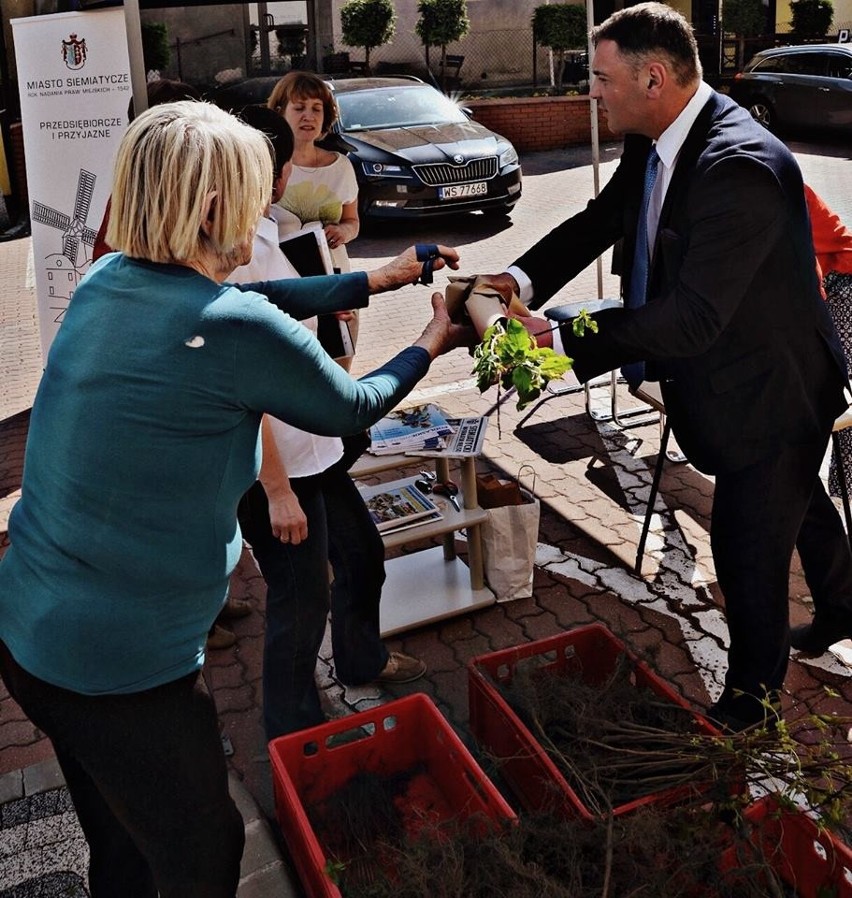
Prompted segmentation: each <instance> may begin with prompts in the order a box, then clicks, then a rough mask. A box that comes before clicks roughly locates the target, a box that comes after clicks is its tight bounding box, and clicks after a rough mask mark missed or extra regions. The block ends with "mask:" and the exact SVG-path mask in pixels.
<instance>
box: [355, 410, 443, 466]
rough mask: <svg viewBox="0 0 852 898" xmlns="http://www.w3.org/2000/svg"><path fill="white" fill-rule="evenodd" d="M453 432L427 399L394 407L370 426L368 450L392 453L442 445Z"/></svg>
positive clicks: (440, 412) (430, 448) (376, 452)
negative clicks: (423, 401) (422, 401)
mask: <svg viewBox="0 0 852 898" xmlns="http://www.w3.org/2000/svg"><path fill="white" fill-rule="evenodd" d="M452 433H453V427H452V426H451V425H450V424H449V423H448V421H447V418H446V417H445V415H444V413H443V411H441V409H440V408H438V406H437V405H433V404H431V403H426V404H425V405H416V406H413V407H412V408H404V409H396V410H394V411H392V412H391V413H390V414H388V415H387V416H385V417H384V418H382V420H381V421H379V422H378V423H377V424H374V425H373V426H372V427H371V428H370V452H371V453H373V454H374V455H393V454H395V453H399V452H414V451H416V450H419V449H427V450H435V449H442V448H443V447H444V446H445V444H446V438H447V437H448V436H450V434H452Z"/></svg>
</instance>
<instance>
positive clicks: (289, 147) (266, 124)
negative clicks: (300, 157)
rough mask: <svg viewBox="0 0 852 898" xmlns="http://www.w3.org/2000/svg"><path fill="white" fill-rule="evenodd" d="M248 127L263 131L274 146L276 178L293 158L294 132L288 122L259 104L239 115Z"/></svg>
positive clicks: (249, 107) (273, 161)
mask: <svg viewBox="0 0 852 898" xmlns="http://www.w3.org/2000/svg"><path fill="white" fill-rule="evenodd" d="M236 115H237V118H239V119H242V121H244V122H245V123H246V124H247V125H251V127H252V128H256V129H257V130H258V131H262V132H263V133H264V134H265V135H266V136H267V137H268V138H269V142H270V144H271V145H272V163H273V165H274V166H275V177H278V174H279V173H280V171H281V168H282V166H284V165H286V164H287V163H288V162H289V161H290V159H291V158H292V156H293V132H292V131H291V130H290V126H289V125H288V124H287V122H285V121H284V119H283V118H281V116H280V115H278V113H277V112H275V111H274V110H273V109H270V108H269V107H268V106H261V105H259V104H257V105H252V106H244V107H243V108H242V109H241V110H240V111H239V112H238V113H237V114H236Z"/></svg>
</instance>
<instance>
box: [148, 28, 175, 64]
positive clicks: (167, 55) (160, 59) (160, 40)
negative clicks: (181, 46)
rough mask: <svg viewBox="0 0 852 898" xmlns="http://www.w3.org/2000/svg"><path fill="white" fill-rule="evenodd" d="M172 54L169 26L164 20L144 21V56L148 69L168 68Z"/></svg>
mask: <svg viewBox="0 0 852 898" xmlns="http://www.w3.org/2000/svg"><path fill="white" fill-rule="evenodd" d="M171 55H172V54H171V50H170V49H169V29H168V26H167V25H165V24H163V23H162V22H143V23H142V56H143V58H144V60H145V69H146V71H149V72H150V71H151V70H155V71H157V72H161V71H163V70H164V69H167V68H168V66H169V61H170V60H171Z"/></svg>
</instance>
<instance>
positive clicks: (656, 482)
mask: <svg viewBox="0 0 852 898" xmlns="http://www.w3.org/2000/svg"><path fill="white" fill-rule="evenodd" d="M671 430H672V428H671V424H669V422H668V419H666V423H665V425H664V427H663V436H662V438H661V439H660V452H659V455H657V464H656V465H655V466H654V478H653V480H652V481H651V492H650V493H649V494H648V506H647V508H646V509H645V520H644V521H643V522H642V534H641V535H640V537H639V547H638V549H637V550H636V564H635V567H634V570H635V571H636V573H637V574H641V573H642V559H643V557H644V555H645V543H646V542H647V540H648V530H649V529H650V527H651V516H652V515H653V513H654V505H655V503H656V501H657V493H658V492H659V490H660V479H661V477H662V475H663V463H664V462H665V460H666V449H667V447H668V444H669V435H670V434H671Z"/></svg>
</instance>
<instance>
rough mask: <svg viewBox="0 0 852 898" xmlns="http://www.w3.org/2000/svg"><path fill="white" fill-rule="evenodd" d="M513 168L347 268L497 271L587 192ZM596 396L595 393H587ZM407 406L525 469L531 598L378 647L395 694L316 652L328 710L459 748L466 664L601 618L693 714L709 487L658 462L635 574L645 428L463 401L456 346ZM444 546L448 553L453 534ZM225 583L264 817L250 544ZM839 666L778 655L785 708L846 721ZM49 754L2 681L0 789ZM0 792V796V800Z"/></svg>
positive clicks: (840, 189) (235, 706)
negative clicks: (446, 421) (420, 707)
mask: <svg viewBox="0 0 852 898" xmlns="http://www.w3.org/2000/svg"><path fill="white" fill-rule="evenodd" d="M793 148H794V150H795V151H796V153H797V155H798V158H799V160H800V163H801V165H802V168H803V170H804V172H805V177H806V179H807V180H808V181H809V182H810V183H811V184H812V185H813V186H814V188H815V189H816V190H817V191H818V192H820V193H821V194H822V195H823V196H824V197H825V198H826V199H827V200H828V202H829V203H830V204H831V205H832V206H833V207H834V208H835V209H836V210H837V211H838V212H840V213H841V214H842V215H843V216H844V217H845V220H846V221H847V222H848V221H852V166H850V165H849V158H848V150H847V149H845V148H841V146H840V145H839V144H835V143H830V142H828V143H827V142H821V143H819V144H804V143H795V144H793ZM617 155H618V148H617V147H616V146H606V147H604V148H603V150H602V166H601V182H602V183H604V182H605V181H606V179H607V177H608V176H609V172H611V170H612V167H613V166H614V163H615V159H616V158H617ZM523 163H524V172H525V183H524V198H523V200H522V202H521V203H520V204H519V206H518V208H517V209H516V210H515V212H514V214H513V217H512V220H511V222H509V221H505V222H503V221H493V220H490V219H483V218H481V217H479V216H473V215H465V216H458V217H456V218H453V219H450V220H448V221H443V222H433V223H424V224H418V225H406V226H405V227H402V226H395V227H384V228H377V229H374V230H372V231H370V232H367V233H365V234H363V235H362V236H361V237H359V239H358V241H357V242H356V243H354V244H353V245H352V261H353V265H354V267H364V268H372V267H375V266H377V265H379V264H381V263H382V262H383V261H385V260H387V259H390V258H392V257H393V256H394V255H395V254H396V253H397V252H399V251H400V250H401V249H403V248H404V247H405V246H408V245H410V244H412V243H414V242H443V243H448V244H451V245H455V246H457V247H458V248H459V250H460V252H461V254H462V271H463V272H465V273H473V272H490V271H498V270H500V269H501V268H502V267H503V266H504V265H505V264H506V263H507V262H509V261H511V260H512V259H513V258H515V257H516V256H517V255H518V254H519V253H520V252H521V251H522V250H523V249H525V248H526V247H527V246H529V245H530V244H531V243H533V242H534V240H535V239H536V238H537V236H539V235H540V234H542V233H544V232H545V231H546V230H547V229H549V228H550V227H552V226H554V225H555V224H557V223H558V222H559V221H561V220H562V219H563V218H564V217H565V216H567V215H569V214H571V213H572V212H573V211H576V210H577V209H579V208H581V207H582V206H583V205H584V204H585V202H586V201H587V199H588V197H589V196H590V194H591V192H592V184H593V180H592V168H591V157H590V153H589V152H588V151H586V150H582V149H581V150H571V151H567V152H556V151H554V152H547V153H539V154H534V155H530V156H528V157H526V158H524V160H523ZM28 243H29V241H26V240H24V241H17V242H16V243H14V244H0V271H3V272H4V278H3V281H2V282H0V303H2V305H0V327H2V335H3V344H2V351H0V384H2V395H0V553H2V551H3V547H4V546H5V545H6V544H7V537H6V533H5V522H6V518H7V516H8V512H9V510H10V508H11V506H12V504H13V503H14V501H15V500H16V498H17V496H18V495H19V489H20V480H21V469H22V461H23V443H24V440H25V437H26V427H27V420H28V413H27V409H28V408H29V407H30V404H31V401H32V395H33V391H34V388H35V385H36V383H37V380H38V370H39V365H40V351H39V349H38V337H37V328H36V327H35V318H34V311H33V302H34V300H33V297H32V292H31V291H29V292H28V290H27V288H26V284H25V282H24V281H22V279H21V271H22V270H25V258H26V249H27V244H28ZM570 251H571V248H570V247H566V252H570ZM7 270H8V272H9V274H8V275H7V274H6V272H7ZM608 272H609V258H608V256H607V257H605V258H604V260H603V263H602V266H601V271H600V275H598V271H597V268H596V267H595V266H592V267H591V268H589V269H587V271H585V272H584V273H583V274H582V275H581V276H580V277H578V278H577V279H575V281H574V282H573V283H572V284H570V285H569V286H568V287H567V288H566V289H565V290H564V291H563V292H562V294H561V295H560V296H559V297H557V298H555V300H554V303H558V302H561V301H567V300H570V299H582V298H589V297H596V296H598V295H614V294H615V292H616V287H617V285H616V282H615V279H614V277H613V276H612V275H610V274H609V273H608ZM599 276H600V293H599V286H598V277H599ZM445 283H446V281H445V279H444V276H443V274H439V275H438V276H437V277H436V283H435V288H436V289H438V290H442V289H443V286H444V284H445ZM428 294H429V291H428V290H426V289H425V288H422V287H417V288H415V287H408V288H405V289H403V290H400V291H399V292H398V293H396V294H394V295H392V296H386V297H379V298H377V299H376V300H375V301H374V302H373V304H372V305H371V307H370V308H369V309H368V310H367V311H366V312H365V313H364V314H363V315H362V323H361V337H360V342H359V347H358V356H357V358H356V365H355V369H354V372H353V373H355V374H358V373H363V372H365V371H368V370H370V369H372V368H373V367H375V366H377V365H378V364H380V363H382V362H383V361H385V360H386V359H387V358H388V357H389V356H390V355H391V354H393V353H394V352H395V351H396V350H397V349H398V348H399V347H401V346H403V345H406V344H407V343H408V342H410V341H411V340H413V339H414V338H415V337H416V336H417V335H418V334H419V332H420V330H421V329H422V326H423V325H424V324H425V322H426V321H427V320H428V316H429V313H428V302H427V298H428ZM568 379H569V381H570V375H569V376H568ZM601 394H602V391H598V390H595V391H594V396H599V395H601ZM412 398H415V399H420V398H429V399H432V400H434V401H436V402H439V403H440V405H441V406H442V407H443V408H444V409H446V410H447V411H448V412H449V413H451V414H453V415H464V414H477V415H488V416H489V421H490V423H489V432H488V437H487V440H486V446H485V451H484V453H483V456H482V458H481V459H480V460H479V461H478V463H477V467H478V469H479V470H480V471H483V472H484V471H489V470H490V471H495V472H497V473H499V474H501V475H508V476H516V475H517V474H518V472H519V470H520V469H521V468H522V467H523V466H525V465H529V466H530V467H531V469H532V471H533V472H534V490H535V492H536V494H537V495H538V497H539V499H540V501H541V512H542V514H541V528H540V533H539V540H540V542H539V546H538V551H537V560H536V561H537V563H536V571H535V579H534V593H533V596H532V597H530V598H527V599H519V600H517V601H514V602H511V603H505V604H495V605H493V606H491V607H488V608H486V609H485V610H481V611H478V612H475V613H471V614H468V615H465V616H461V617H456V618H452V619H449V620H446V621H443V622H440V623H437V624H433V625H430V626H427V627H422V628H420V629H417V630H413V631H410V632H407V633H404V634H402V635H401V636H400V637H396V638H393V639H391V640H389V645H390V647H391V648H394V649H401V650H402V651H406V652H409V653H411V654H414V655H417V656H419V657H422V658H424V659H425V660H426V661H427V663H428V664H429V672H428V674H427V676H426V677H425V678H424V679H423V680H421V681H419V682H417V683H413V684H409V685H406V686H399V687H395V688H392V689H391V688H381V689H380V688H378V687H364V688H359V689H351V688H346V687H343V686H342V685H341V684H340V683H338V682H337V681H336V680H335V678H334V663H333V659H332V658H331V653H330V647H329V646H328V644H326V645H325V647H324V649H323V654H322V657H321V659H320V663H319V665H318V668H317V677H318V680H319V682H320V683H321V685H322V687H323V690H324V700H325V702H326V706H327V709H328V711H329V713H330V714H334V715H337V714H342V713H346V712H349V711H355V710H360V709H364V708H369V707H372V706H374V705H376V704H377V703H381V702H384V701H387V700H388V699H390V698H393V697H397V696H401V695H405V694H408V693H411V692H414V691H423V692H425V693H427V694H428V695H430V696H431V697H432V698H433V699H434V700H435V701H436V703H437V705H438V707H439V708H440V709H441V711H442V712H443V713H444V714H445V715H446V717H447V718H448V719H449V721H450V722H451V723H452V725H453V726H454V727H455V728H456V729H457V731H458V732H459V733H460V735H461V736H462V738H463V739H464V740H465V741H466V742H468V744H471V738H470V734H469V729H468V706H467V672H466V665H467V663H468V661H469V660H470V659H471V658H472V657H474V656H476V655H479V654H482V653H486V652H491V651H495V650H497V649H501V648H505V647H507V646H511V645H515V644H519V643H523V642H526V641H530V640H535V639H540V638H543V637H546V636H549V635H552V634H555V633H558V632H560V631H562V630H564V629H566V628H569V627H574V626H577V625H580V624H586V623H590V622H592V621H603V622H604V623H605V624H607V625H608V626H609V627H610V629H611V630H612V631H613V632H615V633H616V634H617V635H618V636H620V637H621V638H622V639H624V640H625V642H627V643H628V644H629V645H630V646H632V647H633V648H634V649H635V650H636V651H637V652H639V653H641V654H642V655H643V656H644V657H646V658H647V659H648V660H649V662H650V663H651V665H652V667H654V668H655V669H657V670H658V671H659V672H660V673H661V674H662V675H663V676H664V677H665V678H666V679H667V680H668V681H669V682H671V683H672V684H673V686H674V688H675V689H676V690H677V691H678V692H679V693H681V694H682V695H683V696H685V697H686V698H687V699H688V700H689V701H690V702H692V703H693V704H694V705H695V706H696V707H698V708H703V707H706V705H707V704H708V703H709V702H710V701H711V700H712V699H713V698H714V697H715V696H716V695H717V694H718V692H719V691H720V689H721V682H722V676H723V674H724V669H725V652H724V649H725V642H726V638H727V631H726V627H725V620H724V610H723V606H722V602H721V597H720V595H719V591H718V588H717V585H716V583H715V576H714V571H713V562H712V557H711V554H710V548H709V536H708V523H709V522H708V515H709V511H710V504H711V501H712V494H713V483H712V480H711V479H710V478H707V477H705V476H704V475H702V474H700V473H699V472H697V471H696V470H694V469H693V468H692V467H690V466H689V465H672V464H667V465H666V466H665V469H664V473H663V479H662V483H661V488H660V494H659V498H658V502H657V507H656V509H655V512H656V513H655V516H654V522H653V527H652V533H651V536H650V538H649V541H648V548H647V553H646V560H645V564H644V567H643V573H642V576H638V575H636V574H634V573H633V562H634V557H635V554H636V547H637V543H638V539H639V534H640V530H641V523H642V518H643V515H644V511H645V505H646V502H647V497H648V491H649V486H650V478H651V473H652V469H653V465H654V463H655V460H656V455H657V450H658V446H659V431H658V428H657V426H656V425H654V424H651V425H645V426H636V427H631V428H628V429H619V428H617V427H615V426H613V424H612V423H611V422H606V421H603V422H596V421H594V420H593V419H592V418H591V417H590V416H589V415H588V414H587V413H586V409H585V406H584V396H583V393H582V392H573V393H567V394H564V395H560V396H554V395H550V394H547V395H545V396H544V397H543V398H542V399H541V400H540V401H538V402H536V403H534V404H533V405H531V406H530V407H528V408H527V409H525V410H524V411H522V412H519V411H517V410H516V409H515V408H514V402H513V400H512V398H511V397H509V396H505V395H504V396H503V397H502V398H501V399H500V401H499V402H498V398H497V395H496V391H491V392H489V393H487V394H485V395H482V396H481V395H479V393H478V392H477V391H476V389H475V387H474V385H473V382H472V379H471V376H470V359H469V358H468V357H467V356H466V355H465V354H464V353H463V352H456V353H454V354H452V355H451V356H448V357H444V358H442V359H439V360H438V361H437V362H436V363H435V364H434V365H433V368H432V370H431V371H430V373H429V375H428V376H427V378H425V379H424V381H423V382H422V383H421V385H420V387H419V389H418V391H417V392H416V394H414V396H413V397H412ZM593 398H594V397H593ZM595 401H599V400H595ZM600 401H605V398H604V399H603V400H600ZM621 405H622V407H627V406H629V405H630V399H629V398H622V399H621ZM498 422H499V423H498ZM419 467H421V465H418V464H417V463H416V462H413V463H412V465H411V466H410V468H406V469H402V470H400V471H390V472H387V473H386V474H385V475H382V479H388V480H389V479H395V478H396V477H398V476H400V474H401V473H413V472H414V471H416V470H417V469H418V468H419ZM409 548H411V547H409ZM414 548H416V546H415V547H414ZM458 548H459V551H460V553H461V554H462V556H464V552H465V544H464V542H463V540H459V542H458ZM232 590H233V592H234V593H235V594H236V595H239V596H243V597H247V598H249V599H250V600H251V602H252V605H253V610H252V613H251V615H249V616H248V617H246V618H244V619H242V620H239V621H236V622H234V624H233V629H234V631H235V633H236V634H237V636H238V637H239V639H238V642H237V644H236V646H235V647H234V648H233V649H229V650H225V651H217V652H213V653H211V654H210V657H209V660H208V677H209V680H210V682H211V684H212V688H213V691H214V693H215V696H216V701H217V703H218V707H219V713H220V718H221V721H222V724H223V727H224V730H225V732H226V733H227V735H228V736H229V738H230V740H231V743H232V745H233V747H234V754H233V757H232V758H231V759H230V765H231V769H232V774H233V776H234V778H235V779H236V780H238V781H240V782H241V783H242V785H243V786H244V787H245V789H246V790H247V793H248V794H249V795H250V796H252V798H253V800H254V801H256V802H257V803H258V804H259V805H260V807H261V809H262V811H263V813H265V814H266V815H269V816H272V815H273V814H274V802H273V797H272V791H271V782H270V769H269V762H268V759H267V754H266V747H265V745H264V742H263V737H262V732H261V725H260V717H259V707H260V702H261V684H260V670H261V656H262V643H263V640H262V633H263V606H264V586H263V581H262V578H261V577H260V575H259V573H258V571H257V568H256V566H255V564H254V561H253V559H252V557H251V554H250V552H248V551H245V552H244V554H243V557H242V560H241V562H240V564H239V566H238V568H237V570H236V572H235V574H234V576H233V581H232ZM790 598H791V606H790V607H791V618H792V621H793V623H797V622H801V621H804V620H807V618H808V615H809V610H808V601H809V597H808V594H807V587H806V585H805V583H804V580H803V578H802V575H801V571H800V569H799V566H798V564H797V563H796V562H794V565H793V569H792V573H791V581H790ZM850 673H851V672H850V669H849V668H846V667H844V666H843V665H841V664H840V663H839V662H837V661H836V660H832V659H830V658H827V657H826V658H822V659H818V660H816V661H813V662H808V663H802V661H801V660H800V659H798V658H794V659H793V662H792V664H791V669H790V674H789V677H788V687H789V688H790V690H791V693H792V696H790V697H788V699H787V701H788V703H794V702H795V701H797V700H798V699H800V698H804V697H808V696H813V695H815V694H817V693H818V691H819V690H820V689H821V687H822V685H823V684H829V685H831V686H833V687H834V688H835V689H836V690H837V691H838V694H839V696H840V698H838V699H834V700H826V701H827V702H828V704H827V705H826V709H827V710H830V709H831V708H835V709H837V710H843V711H844V712H848V701H849V699H850V698H852V691H850V681H849V676H850ZM51 754H52V753H51V750H50V746H49V744H48V743H47V742H46V740H45V739H44V738H43V737H42V735H41V734H40V733H39V732H38V731H37V730H36V729H35V728H34V727H32V725H31V724H29V723H28V721H27V720H26V719H25V718H24V717H23V715H22V714H21V713H20V711H19V710H18V709H17V708H16V706H15V705H14V703H13V702H12V701H11V699H9V698H8V696H7V695H6V693H5V692H4V691H3V690H2V688H0V785H2V782H3V777H2V774H10V775H11V776H12V777H13V779H14V777H15V776H16V771H18V770H19V769H20V768H25V767H27V766H28V765H30V764H33V763H36V762H39V761H45V760H46V759H49V758H50V757H51ZM3 794H4V793H2V791H0V797H2V795H3ZM2 888H3V883H2V882H0V890H2ZM255 894H263V892H261V891H257V892H256V893H255Z"/></svg>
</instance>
